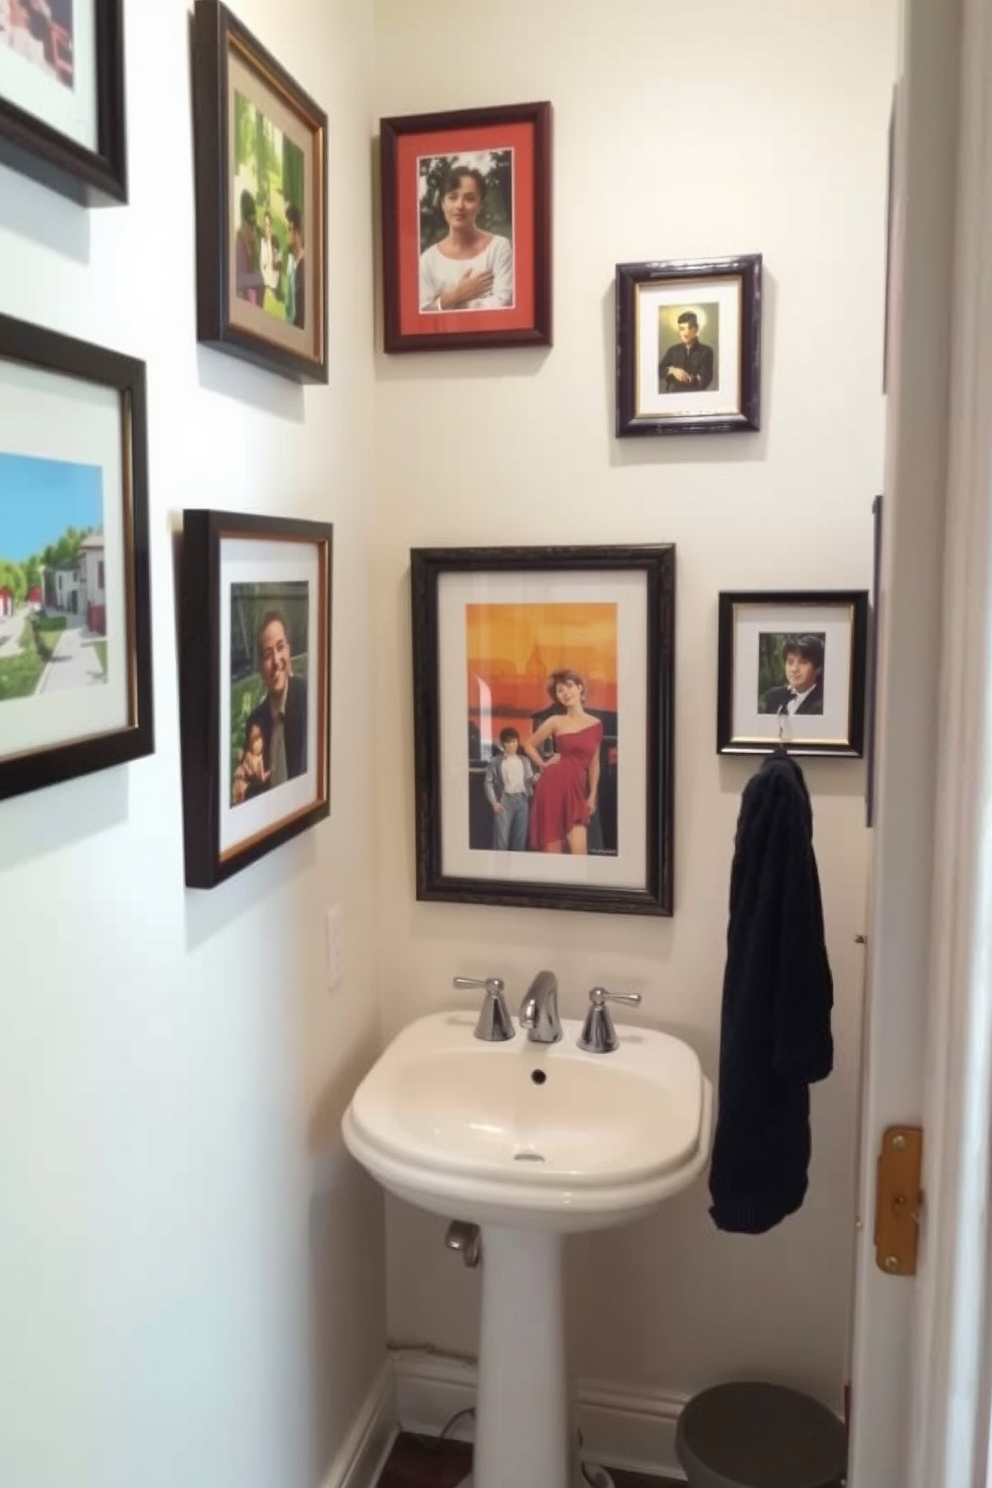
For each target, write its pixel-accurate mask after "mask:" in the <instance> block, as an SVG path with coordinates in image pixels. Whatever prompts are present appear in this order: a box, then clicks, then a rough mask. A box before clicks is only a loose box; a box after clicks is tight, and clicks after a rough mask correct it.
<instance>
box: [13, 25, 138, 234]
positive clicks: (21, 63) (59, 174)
mask: <svg viewBox="0 0 992 1488" xmlns="http://www.w3.org/2000/svg"><path fill="white" fill-rule="evenodd" d="M0 162H2V163H3V164H4V165H7V166H10V167H11V169H13V170H16V171H20V172H21V173H22V174H23V175H26V176H31V177H32V178H33V179H34V180H36V181H40V182H41V183H42V185H44V186H49V187H51V188H52V189H53V190H54V191H59V192H61V193H62V195H63V196H68V197H71V198H72V200H73V201H77V202H80V203H81V204H83V205H86V206H105V205H112V204H114V203H118V202H124V201H127V143H126V136H125V127H124V3H123V0H0Z"/></svg>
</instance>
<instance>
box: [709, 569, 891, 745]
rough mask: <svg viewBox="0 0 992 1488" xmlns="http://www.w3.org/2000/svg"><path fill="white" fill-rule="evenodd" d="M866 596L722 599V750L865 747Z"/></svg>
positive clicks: (832, 592) (834, 592) (831, 594)
mask: <svg viewBox="0 0 992 1488" xmlns="http://www.w3.org/2000/svg"><path fill="white" fill-rule="evenodd" d="M867 630H868V594H867V591H866V590H860V589H859V590H830V591H825V592H821V593H817V594H811V593H793V592H790V593H779V594H757V593H723V594H721V595H720V613H719V667H718V700H717V752H718V753H720V754H770V753H771V752H772V750H774V749H776V748H778V747H780V746H784V747H786V748H788V749H789V751H790V752H791V753H793V754H826V755H830V754H842V755H860V754H862V753H863V751H864V714H865V665H866V656H867Z"/></svg>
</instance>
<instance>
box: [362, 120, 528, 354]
mask: <svg viewBox="0 0 992 1488" xmlns="http://www.w3.org/2000/svg"><path fill="white" fill-rule="evenodd" d="M380 159H381V183H382V278H383V345H384V349H385V350H386V351H387V352H396V351H466V350H469V349H472V348H477V347H497V346H550V345H551V105H550V103H520V104H511V105H508V106H506V107H504V108H481V109H460V110H458V111H456V112H453V113H446V114H411V115H407V116H405V117H402V118H392V119H382V120H381V121H380Z"/></svg>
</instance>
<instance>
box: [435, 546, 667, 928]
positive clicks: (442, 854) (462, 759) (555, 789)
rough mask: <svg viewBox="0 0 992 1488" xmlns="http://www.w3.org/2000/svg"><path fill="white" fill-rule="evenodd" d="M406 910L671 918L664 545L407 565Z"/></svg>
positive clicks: (447, 555) (500, 551)
mask: <svg viewBox="0 0 992 1488" xmlns="http://www.w3.org/2000/svg"><path fill="white" fill-rule="evenodd" d="M411 599H412V607H413V673H414V675H413V682H414V769H415V777H416V837H417V898H418V899H448V900H456V901H459V902H461V903H470V904H502V905H517V906H523V907H528V908H535V909H578V910H592V911H597V910H598V911H603V912H605V913H614V914H645V915H669V914H671V913H672V809H673V768H672V740H673V705H674V693H673V668H674V656H675V636H674V628H675V548H674V546H673V545H672V544H663V545H657V546H651V547H620V546H610V547H574V548H571V547H570V548H564V547H562V548H558V547H555V548H416V549H414V550H413V551H412V553H411Z"/></svg>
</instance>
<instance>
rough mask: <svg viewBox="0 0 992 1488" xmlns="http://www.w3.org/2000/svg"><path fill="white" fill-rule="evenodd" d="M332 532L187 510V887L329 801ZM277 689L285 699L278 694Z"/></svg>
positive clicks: (304, 825) (183, 671) (306, 822)
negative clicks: (279, 762)
mask: <svg viewBox="0 0 992 1488" xmlns="http://www.w3.org/2000/svg"><path fill="white" fill-rule="evenodd" d="M333 534H334V529H333V526H332V525H331V524H330V523H329V522H310V521H304V520H298V519H296V518H290V517H270V516H264V515H259V514H257V513H245V512H223V511H214V510H207V509H197V510H189V511H187V512H185V513H184V515H183V551H182V573H181V584H180V605H179V631H180V652H181V664H180V677H181V688H180V719H181V733H182V773H183V839H184V848H185V865H186V884H187V886H188V887H190V888H199V889H212V888H214V887H215V886H216V885H217V884H219V883H222V882H223V881H224V880H225V879H228V878H230V877H231V876H232V875H233V874H235V873H239V872H240V871H241V870H242V869H243V868H247V867H248V866H249V865H250V864H252V863H256V862H258V860H259V859H260V858H262V857H264V856H265V855H266V854H267V853H270V852H272V851H273V850H274V849H275V848H277V847H280V846H281V845H282V844H283V843H285V842H289V841H290V840H291V839H292V838H293V837H296V836H298V835H299V834H300V833H301V832H305V831H307V830H308V829H309V828H310V827H312V826H314V825H316V823H317V822H319V821H323V820H324V819H325V818H326V817H327V816H329V814H330V809H331V808H330V748H331V640H332V635H331V621H332V578H333ZM293 565H295V568H294V567H293ZM294 572H295V573H296V575H297V576H296V577H292V574H293V573H294ZM249 574H250V578H249V577H246V575H249ZM287 575H290V576H289V577H287ZM278 650H282V651H283V653H284V658H283V660H282V661H281V662H279V661H278V659H277V658H276V657H275V653H276V652H277V651H278ZM273 658H274V659H273ZM270 665H271V666H272V667H273V674H272V676H270V675H269V673H268V671H267V667H268V666H270ZM280 668H281V671H280V670H279V669H280ZM277 691H281V692H282V694H283V696H282V701H281V702H280V703H278V704H274V703H273V698H274V696H275V693H276V692H277ZM270 704H272V706H270ZM280 711H281V714H282V717H281V718H278V721H279V723H280V724H281V730H282V733H283V741H282V745H281V746H280V747H281V748H282V751H283V755H284V764H285V768H284V770H283V772H282V778H279V772H278V769H277V766H276V759H275V754H276V744H275V739H276V730H275V723H274V720H275V719H276V718H277V717H278V714H279V712H280ZM252 755H254V759H252V758H248V756H252Z"/></svg>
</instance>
